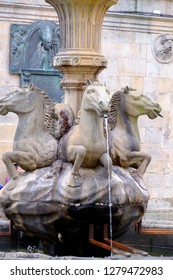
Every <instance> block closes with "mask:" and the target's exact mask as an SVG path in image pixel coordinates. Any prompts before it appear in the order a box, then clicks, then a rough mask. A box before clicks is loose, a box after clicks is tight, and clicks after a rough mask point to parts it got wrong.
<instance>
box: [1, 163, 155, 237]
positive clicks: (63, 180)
mask: <svg viewBox="0 0 173 280" xmlns="http://www.w3.org/2000/svg"><path fill="white" fill-rule="evenodd" d="M56 164H57V168H56V167H55V164H54V167H46V168H41V169H37V170H35V171H34V172H25V173H23V174H21V175H20V176H19V178H18V179H16V180H12V179H11V180H10V181H9V182H8V183H7V184H6V186H5V187H4V188H3V189H2V190H1V192H0V201H1V204H2V207H3V209H4V211H5V213H6V215H7V217H8V218H9V219H12V220H13V222H14V225H15V226H16V227H17V228H19V229H21V230H22V231H24V232H27V234H30V235H34V236H38V237H41V238H43V239H47V240H49V241H50V240H52V241H58V236H59V233H61V235H62V239H63V234H64V232H66V234H67V233H70V232H72V231H77V232H80V231H84V232H88V225H89V224H92V223H94V224H98V225H103V224H104V223H107V224H109V221H110V218H109V210H110V208H109V186H108V179H107V177H105V169H104V168H103V167H102V166H98V167H97V168H95V169H89V168H88V169H86V168H81V169H80V175H81V177H82V179H83V184H82V185H81V186H80V187H75V188H72V187H69V186H68V184H67V181H68V177H69V176H70V173H71V169H72V164H70V163H63V165H61V162H60V161H57V162H56ZM110 189H111V205H112V206H111V211H112V222H113V235H114V237H117V236H119V235H121V234H123V233H125V232H126V231H127V230H128V228H129V227H131V226H133V225H134V224H136V223H137V222H138V221H139V220H140V219H141V217H142V216H143V214H144V212H145V210H146V207H147V203H148V199H149V195H148V191H147V190H146V189H145V188H144V187H141V186H140V185H139V184H138V183H137V182H136V181H135V180H134V179H133V178H132V177H131V175H130V173H129V171H128V170H127V169H126V170H125V169H123V168H120V167H118V166H113V172H112V177H111V180H110Z"/></svg>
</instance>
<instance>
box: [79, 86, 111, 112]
mask: <svg viewBox="0 0 173 280" xmlns="http://www.w3.org/2000/svg"><path fill="white" fill-rule="evenodd" d="M109 103H110V92H109V90H108V89H107V87H106V86H104V85H102V84H100V83H99V82H93V83H91V82H89V83H88V86H87V88H86V89H85V91H84V95H83V99H82V105H81V108H83V109H85V110H93V111H95V112H96V113H97V115H98V116H99V117H103V116H104V115H105V114H106V115H107V114H108V112H109Z"/></svg>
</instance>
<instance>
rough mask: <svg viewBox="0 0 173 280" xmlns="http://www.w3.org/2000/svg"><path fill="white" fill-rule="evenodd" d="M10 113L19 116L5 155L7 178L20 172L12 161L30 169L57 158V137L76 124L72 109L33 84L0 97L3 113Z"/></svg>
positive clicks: (48, 163)
mask: <svg viewBox="0 0 173 280" xmlns="http://www.w3.org/2000/svg"><path fill="white" fill-rule="evenodd" d="M8 112H13V113H15V114H17V115H18V117H19V122H18V126H17V129H16V133H15V137H14V143H13V151H12V152H7V153H5V154H4V155H3V161H4V163H5V165H6V168H7V172H8V177H9V178H13V179H16V178H17V177H18V175H19V174H18V172H17V171H16V168H15V166H14V164H13V163H18V164H19V166H20V167H22V168H23V169H24V170H29V171H33V170H35V169H37V168H41V167H45V166H49V165H51V164H52V163H53V162H54V161H55V160H56V159H57V149H58V140H59V139H60V138H61V136H62V135H63V134H64V133H65V132H66V131H67V130H68V129H69V128H70V126H71V125H72V124H73V114H72V111H71V109H70V108H69V107H68V106H67V105H65V104H62V105H61V104H58V103H53V102H52V101H51V99H50V98H49V97H48V95H47V94H46V93H45V92H44V91H42V90H41V89H39V88H37V87H35V86H34V85H33V84H31V85H29V86H23V87H21V88H19V89H17V90H16V91H14V92H11V93H9V94H7V95H6V96H4V97H2V98H1V99H0V114H1V115H6V114H7V113H8Z"/></svg>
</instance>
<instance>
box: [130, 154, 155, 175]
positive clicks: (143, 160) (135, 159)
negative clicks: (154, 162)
mask: <svg viewBox="0 0 173 280" xmlns="http://www.w3.org/2000/svg"><path fill="white" fill-rule="evenodd" d="M150 161H151V156H150V155H148V154H147V153H143V152H137V151H136V152H135V151H134V152H131V153H129V154H128V155H127V159H126V164H128V166H133V165H135V164H136V165H137V166H138V167H137V169H136V173H137V175H138V176H139V177H140V178H142V177H143V175H144V173H145V172H146V169H147V167H148V165H149V163H150Z"/></svg>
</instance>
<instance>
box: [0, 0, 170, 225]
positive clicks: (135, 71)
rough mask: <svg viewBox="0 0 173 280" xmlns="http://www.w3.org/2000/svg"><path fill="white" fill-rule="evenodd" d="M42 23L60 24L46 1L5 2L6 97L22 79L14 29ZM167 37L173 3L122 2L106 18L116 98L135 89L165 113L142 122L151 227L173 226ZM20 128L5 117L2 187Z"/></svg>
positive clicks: (2, 80)
mask: <svg viewBox="0 0 173 280" xmlns="http://www.w3.org/2000/svg"><path fill="white" fill-rule="evenodd" d="M26 2H27V4H26ZM39 19H49V20H53V21H55V22H57V20H58V19H57V15H56V12H55V11H54V9H53V8H52V7H51V6H50V5H49V4H47V3H46V2H45V1H44V0H28V1H24V0H8V1H1V0H0V25H1V29H0V61H1V63H0V73H1V76H0V85H1V86H0V96H1V95H3V94H6V93H8V92H9V91H11V90H13V89H15V88H17V87H18V86H19V84H20V81H19V75H11V74H9V46H10V44H9V38H10V24H11V23H29V24H30V23H32V22H34V21H36V20H39ZM161 34H172V35H173V1H171V0H167V1H161V0H157V1H149V0H138V1H137V0H131V1H128V0H119V2H118V4H117V5H115V6H113V7H111V9H110V10H109V11H108V13H107V15H106V16H105V19H104V23H103V30H102V52H103V54H104V55H105V56H106V57H107V59H108V67H107V69H105V70H104V71H103V72H102V73H101V74H100V76H99V79H100V80H101V81H103V82H106V84H107V86H108V87H109V88H110V90H111V92H112V93H113V92H114V91H116V90H118V89H120V88H121V87H124V86H126V85H129V86H131V87H134V88H136V89H137V90H139V91H142V92H144V93H145V94H146V95H147V96H149V97H152V98H153V99H154V100H156V101H157V102H158V103H159V104H160V105H161V106H162V108H163V111H162V114H163V118H162V119H161V118H157V119H155V120H149V119H148V118H147V117H146V116H143V117H141V118H140V121H139V126H140V135H141V149H142V150H143V151H146V152H148V153H149V154H150V155H151V156H152V162H151V163H150V165H149V167H148V170H147V173H146V175H145V177H144V180H145V184H146V186H147V188H148V190H149V193H150V201H149V205H148V211H147V215H145V217H146V222H147V219H150V220H151V219H152V220H153V223H154V221H156V220H157V221H159V220H166V221H168V220H169V219H170V223H169V224H171V220H172V216H171V215H172V213H173V211H172V205H173V172H172V171H173V110H172V106H173V62H170V63H166V64H162V63H160V62H158V61H157V60H156V59H155V57H154V56H153V52H152V47H153V43H154V40H155V39H156V38H157V37H158V36H159V35H161ZM16 124H17V117H16V116H15V115H14V114H9V115H7V116H6V117H2V116H0V130H1V135H0V183H3V180H4V178H5V173H6V170H5V167H4V164H3V162H2V160H1V157H2V154H3V153H4V152H6V151H10V150H11V149H12V142H13V137H14V132H15V129H16ZM171 211H172V212H171ZM150 224H151V223H150ZM160 224H163V223H162V221H161V223H160Z"/></svg>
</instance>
